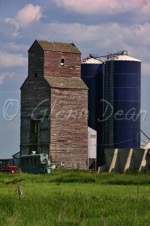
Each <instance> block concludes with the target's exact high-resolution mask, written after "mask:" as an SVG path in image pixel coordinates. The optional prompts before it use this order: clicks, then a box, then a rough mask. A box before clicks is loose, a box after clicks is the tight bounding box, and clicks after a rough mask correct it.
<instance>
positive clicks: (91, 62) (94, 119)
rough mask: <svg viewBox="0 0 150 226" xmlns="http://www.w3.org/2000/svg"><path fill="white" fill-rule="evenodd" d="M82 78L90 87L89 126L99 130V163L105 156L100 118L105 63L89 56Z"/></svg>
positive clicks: (84, 65)
mask: <svg viewBox="0 0 150 226" xmlns="http://www.w3.org/2000/svg"><path fill="white" fill-rule="evenodd" d="M81 78H82V79H83V81H84V82H85V84H86V85H87V87H88V88H89V91H88V111H89V117H88V126H89V127H91V128H92V129H94V130H96V131H97V164H98V165H100V162H101V161H102V157H103V151H102V143H103V123H102V122H100V120H99V119H101V118H102V114H103V103H102V99H103V63H102V61H100V60H98V59H95V58H93V57H89V58H87V59H86V60H83V61H82V64H81Z"/></svg>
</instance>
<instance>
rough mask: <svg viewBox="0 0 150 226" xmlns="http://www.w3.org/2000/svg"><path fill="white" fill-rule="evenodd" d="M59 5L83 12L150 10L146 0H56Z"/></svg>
mask: <svg viewBox="0 0 150 226" xmlns="http://www.w3.org/2000/svg"><path fill="white" fill-rule="evenodd" d="M54 1H55V3H56V4H57V6H59V7H63V8H65V9H67V10H69V11H74V12H78V13H81V14H94V13H97V14H98V13H101V14H114V13H116V12H125V11H133V10H138V11H142V10H143V12H149V11H148V10H149V8H150V3H148V2H147V1H145V0H125V1H120V0H105V1H104V0H94V1H92V0H82V1H78V0H54Z"/></svg>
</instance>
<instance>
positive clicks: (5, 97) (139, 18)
mask: <svg viewBox="0 0 150 226" xmlns="http://www.w3.org/2000/svg"><path fill="white" fill-rule="evenodd" d="M149 13H150V1H149V0H125V1H123V0H105V1H103V0H94V1H93V0H49V1H48V0H21V1H18V0H0V158H5V157H11V155H12V154H14V153H16V152H18V151H19V143H20V87H21V85H22V83H23V81H24V80H25V78H26V77H27V73H28V52H27V51H28V49H29V47H30V46H31V44H32V43H33V42H34V40H35V39H42V40H43V39H44V40H48V41H63V42H74V43H75V44H76V46H77V47H78V48H79V49H80V51H81V52H82V57H85V56H87V55H88V54H89V53H92V54H97V55H104V54H105V55H106V54H107V53H108V52H109V53H110V52H111V53H113V52H117V51H120V50H128V53H129V55H130V56H132V57H135V58H138V59H140V60H141V61H142V109H143V110H145V111H146V112H147V115H146V118H145V119H142V129H143V130H144V131H145V132H146V133H147V134H148V135H149V136H150V101H149V96H150V94H149V89H150V67H149V64H150V63H149V62H150V54H149V53H150V16H149ZM144 140H146V139H145V138H144Z"/></svg>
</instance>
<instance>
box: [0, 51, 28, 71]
mask: <svg viewBox="0 0 150 226" xmlns="http://www.w3.org/2000/svg"><path fill="white" fill-rule="evenodd" d="M26 64H27V58H26V57H24V56H23V55H22V54H10V53H7V52H3V51H0V67H1V68H9V67H24V66H26Z"/></svg>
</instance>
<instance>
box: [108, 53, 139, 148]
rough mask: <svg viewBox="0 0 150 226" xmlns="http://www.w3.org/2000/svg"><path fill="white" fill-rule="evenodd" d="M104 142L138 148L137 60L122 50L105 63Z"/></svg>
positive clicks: (116, 145) (110, 145)
mask: <svg viewBox="0 0 150 226" xmlns="http://www.w3.org/2000/svg"><path fill="white" fill-rule="evenodd" d="M104 98H105V104H104V111H105V122H104V134H105V144H106V146H107V147H113V148H137V147H140V115H139V114H140V106H141V61H140V60H138V59H135V58H133V57H130V56H128V55H127V53H126V52H124V51H122V52H121V53H119V54H118V55H115V56H112V57H110V58H108V59H107V60H106V62H105V76H104Z"/></svg>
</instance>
